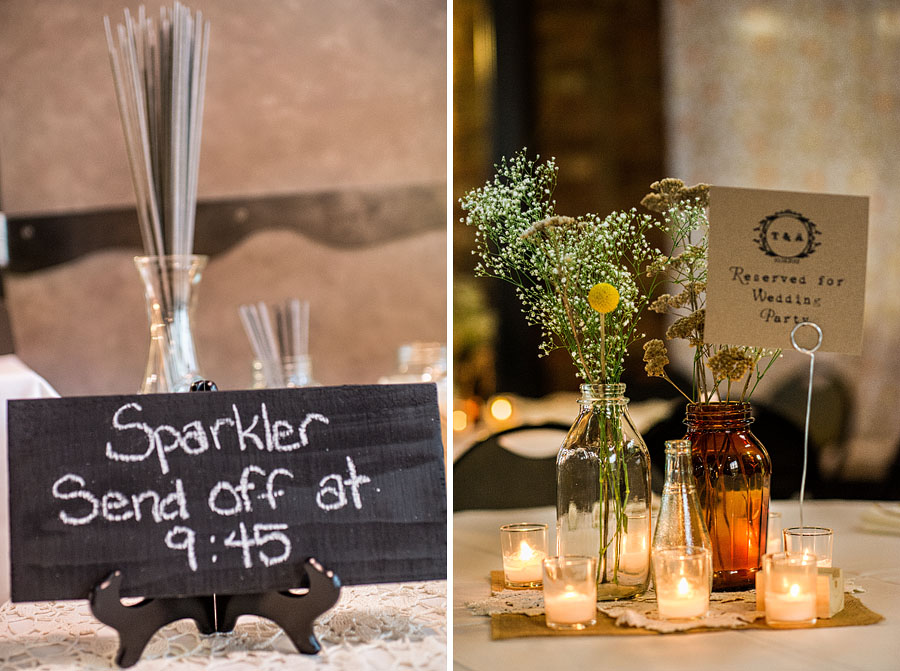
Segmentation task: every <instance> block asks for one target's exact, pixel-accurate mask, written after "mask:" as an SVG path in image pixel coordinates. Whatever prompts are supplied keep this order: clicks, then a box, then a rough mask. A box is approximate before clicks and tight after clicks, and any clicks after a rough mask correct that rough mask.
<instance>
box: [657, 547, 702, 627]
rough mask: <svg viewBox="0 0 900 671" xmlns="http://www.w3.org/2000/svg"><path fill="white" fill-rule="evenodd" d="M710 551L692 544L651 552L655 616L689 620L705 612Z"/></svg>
mask: <svg viewBox="0 0 900 671" xmlns="http://www.w3.org/2000/svg"><path fill="white" fill-rule="evenodd" d="M711 569H712V553H711V552H710V550H709V548H705V547H702V546H696V545H687V546H683V547H670V548H665V549H659V550H654V551H653V580H654V582H655V584H656V604H657V609H658V610H659V616H660V617H662V618H664V619H666V620H693V619H696V618H700V617H704V616H705V615H706V614H707V613H708V612H709V592H710V585H711V581H710V575H711V573H710V571H711Z"/></svg>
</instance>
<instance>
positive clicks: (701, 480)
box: [685, 403, 772, 590]
mask: <svg viewBox="0 0 900 671" xmlns="http://www.w3.org/2000/svg"><path fill="white" fill-rule="evenodd" d="M752 421H753V418H752V417H751V416H750V404H749V403H703V404H695V403H692V404H690V405H688V407H687V418H686V420H685V423H686V424H687V427H688V434H687V436H686V439H687V440H690V441H691V461H692V465H693V471H694V480H695V482H696V485H697V495H698V498H699V500H700V507H701V509H702V511H703V516H704V521H705V522H706V528H707V531H708V532H709V537H710V541H711V542H712V559H713V590H736V589H749V588H752V587H753V586H754V584H755V576H756V573H757V571H759V569H760V566H761V563H762V556H763V554H764V553H765V547H766V530H767V527H768V521H769V488H770V481H771V474H772V462H771V461H770V460H769V455H768V453H767V452H766V450H765V448H764V447H763V446H762V443H760V442H759V440H758V439H757V438H756V436H754V435H753V433H752V432H751V431H750V423H751V422H752Z"/></svg>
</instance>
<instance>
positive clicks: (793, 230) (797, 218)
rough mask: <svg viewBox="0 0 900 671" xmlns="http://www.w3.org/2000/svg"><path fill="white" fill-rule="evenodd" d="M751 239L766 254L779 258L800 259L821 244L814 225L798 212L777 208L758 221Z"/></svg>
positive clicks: (817, 230) (818, 233)
mask: <svg viewBox="0 0 900 671" xmlns="http://www.w3.org/2000/svg"><path fill="white" fill-rule="evenodd" d="M753 230H754V231H756V233H757V237H756V238H754V239H753V242H755V243H756V244H757V245H759V248H760V250H761V251H763V252H765V254H766V255H767V256H774V257H776V258H779V259H802V258H805V257H807V256H809V255H810V254H812V253H813V252H815V251H816V248H817V247H818V246H819V245H821V244H822V243H821V242H818V241H817V240H816V238H817V237H818V236H819V235H820V232H819V229H818V228H817V227H816V225H815V224H814V223H813V222H812V221H810V220H809V219H807V218H806V217H804V216H803V215H802V214H800V213H799V212H794V211H793V210H779V211H778V212H775V213H774V214H770V215H769V216H768V217H766V218H764V219H763V220H762V221H760V222H759V226H757V227H756V228H754V229H753Z"/></svg>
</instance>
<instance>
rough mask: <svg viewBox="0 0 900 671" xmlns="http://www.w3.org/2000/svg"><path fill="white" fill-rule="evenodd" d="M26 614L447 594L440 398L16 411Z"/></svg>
mask: <svg viewBox="0 0 900 671" xmlns="http://www.w3.org/2000/svg"><path fill="white" fill-rule="evenodd" d="M9 465H10V486H9V490H10V535H11V539H10V540H11V559H12V598H13V601H37V600H46V599H84V598H87V596H88V593H89V591H90V589H91V588H92V587H93V586H94V585H95V584H96V583H98V582H99V581H101V580H103V579H104V578H105V577H106V576H107V575H108V574H109V573H110V572H111V571H113V570H120V571H122V573H123V576H124V582H123V587H122V593H123V595H131V596H147V597H160V596H177V595H185V596H199V595H206V594H214V593H218V594H240V593H253V592H261V591H267V590H286V589H290V588H294V587H297V586H298V584H297V583H298V577H299V576H300V575H301V573H302V565H303V563H304V561H305V559H306V558H307V557H315V558H316V559H318V560H319V562H321V563H322V564H323V565H324V566H325V567H327V568H329V569H332V570H333V571H335V573H337V575H338V576H339V577H340V578H341V581H342V582H343V583H344V584H354V583H378V582H394V581H408V580H430V579H446V551H447V550H446V548H447V522H446V520H447V518H446V488H445V482H444V456H443V447H442V443H441V425H440V417H439V412H438V407H437V391H436V388H435V386H434V385H426V384H409V385H378V386H347V387H319V388H311V389H283V390H262V391H246V392H244V391H242V392H225V391H217V392H194V393H190V394H149V395H143V396H95V397H84V398H57V399H41V400H29V401H10V402H9Z"/></svg>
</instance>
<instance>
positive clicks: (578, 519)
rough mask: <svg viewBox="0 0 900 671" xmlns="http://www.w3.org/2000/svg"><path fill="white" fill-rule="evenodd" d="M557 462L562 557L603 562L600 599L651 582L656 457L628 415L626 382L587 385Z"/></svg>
mask: <svg viewBox="0 0 900 671" xmlns="http://www.w3.org/2000/svg"><path fill="white" fill-rule="evenodd" d="M581 393H582V396H581V398H580V399H579V401H578V403H579V405H581V411H580V413H579V415H578V417H577V418H576V420H575V423H574V424H573V425H572V428H571V429H569V433H568V434H567V435H566V438H565V440H564V441H563V444H562V447H560V450H559V454H558V455H557V459H556V477H557V480H556V484H557V505H556V542H557V554H559V555H586V556H597V557H598V560H599V563H598V571H597V600H598V601H609V600H614V599H625V598H629V597H632V596H635V595H637V594H641V593H643V592H644V591H646V589H647V586H648V583H649V581H650V456H649V453H648V452H647V447H646V445H645V444H644V441H643V439H642V438H641V436H640V434H639V433H638V432H637V429H635V428H634V423H633V422H632V421H631V417H630V416H629V415H628V399H627V398H625V385H624V384H597V385H590V384H585V385H582V386H581Z"/></svg>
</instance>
